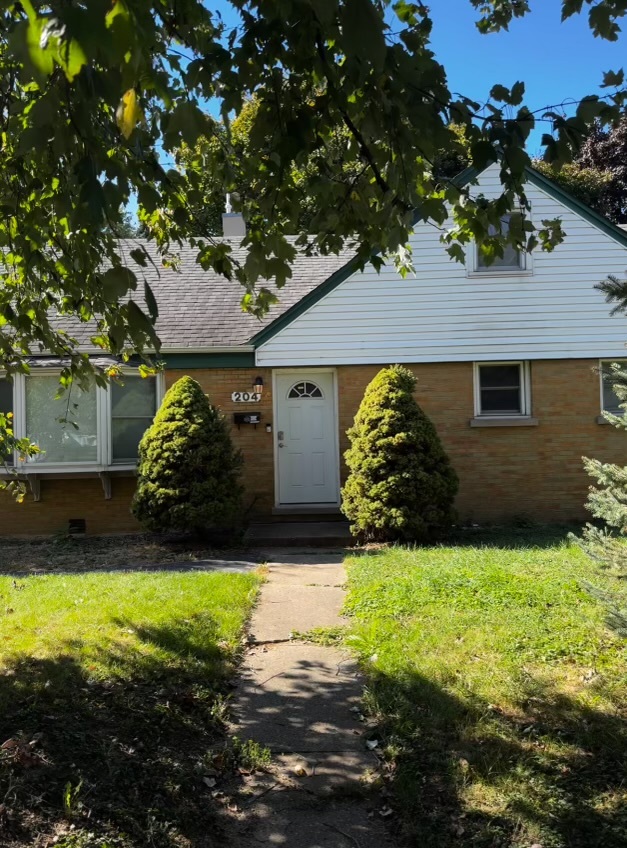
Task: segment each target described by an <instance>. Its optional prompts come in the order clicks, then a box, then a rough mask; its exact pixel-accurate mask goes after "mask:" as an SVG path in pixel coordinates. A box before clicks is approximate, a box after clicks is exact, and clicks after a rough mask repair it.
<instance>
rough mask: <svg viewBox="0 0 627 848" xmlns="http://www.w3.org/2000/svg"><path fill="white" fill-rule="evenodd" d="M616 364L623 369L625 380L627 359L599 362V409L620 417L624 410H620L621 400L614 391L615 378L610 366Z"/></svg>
mask: <svg viewBox="0 0 627 848" xmlns="http://www.w3.org/2000/svg"><path fill="white" fill-rule="evenodd" d="M614 363H616V364H617V365H621V366H622V367H623V368H624V369H625V376H626V378H627V359H608V360H601V363H600V366H601V367H600V374H601V409H602V411H603V412H611V413H612V414H613V415H622V414H623V412H624V410H623V409H622V408H621V403H624V401H621V399H620V398H619V397H618V395H617V394H616V392H615V391H614V384H615V382H616V377H615V375H614V373H613V371H612V365H613V364H614Z"/></svg>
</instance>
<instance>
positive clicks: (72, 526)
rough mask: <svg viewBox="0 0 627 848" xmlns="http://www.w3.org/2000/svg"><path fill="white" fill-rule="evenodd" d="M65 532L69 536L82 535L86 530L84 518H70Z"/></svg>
mask: <svg viewBox="0 0 627 848" xmlns="http://www.w3.org/2000/svg"><path fill="white" fill-rule="evenodd" d="M67 532H68V533H69V535H70V536H84V535H85V533H86V532H87V522H86V521H85V519H84V518H70V520H69V521H68V524H67Z"/></svg>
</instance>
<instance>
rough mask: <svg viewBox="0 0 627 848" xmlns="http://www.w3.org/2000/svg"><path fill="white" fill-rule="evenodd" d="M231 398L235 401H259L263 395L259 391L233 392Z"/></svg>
mask: <svg viewBox="0 0 627 848" xmlns="http://www.w3.org/2000/svg"><path fill="white" fill-rule="evenodd" d="M231 400H232V401H234V402H235V403H258V402H259V401H260V400H261V395H260V394H259V392H233V394H232V395H231Z"/></svg>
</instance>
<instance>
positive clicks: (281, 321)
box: [249, 257, 360, 348]
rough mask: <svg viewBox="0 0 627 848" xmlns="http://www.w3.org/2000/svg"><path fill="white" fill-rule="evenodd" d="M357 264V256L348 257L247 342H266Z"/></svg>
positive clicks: (354, 269)
mask: <svg viewBox="0 0 627 848" xmlns="http://www.w3.org/2000/svg"><path fill="white" fill-rule="evenodd" d="M359 264H360V263H359V259H358V258H357V257H355V258H354V259H349V260H348V262H347V263H346V265H342V267H341V268H338V270H337V271H336V272H335V273H334V274H331V276H330V277H329V278H328V279H326V280H325V281H324V282H323V283H320V285H319V286H317V287H316V288H315V289H313V291H310V292H309V294H306V295H305V297H303V298H302V299H301V300H299V301H298V302H297V303H295V304H293V305H292V306H290V308H289V309H288V310H286V311H285V312H284V313H283V314H282V315H279V316H278V318H275V319H274V321H272V322H271V323H270V324H268V326H267V327H264V329H263V330H260V331H259V332H258V333H257V334H256V335H254V336H253V337H252V338H251V339H250V341H249V344H252V345H254V346H255V347H256V348H257V347H259V346H260V345H262V344H263V343H264V342H267V341H268V339H271V338H272V337H273V336H275V335H276V334H277V333H278V332H280V331H281V330H282V329H283V328H284V327H287V326H288V324H291V323H292V321H294V320H295V319H296V318H298V317H299V315H302V314H303V312H306V311H307V310H308V309H309V307H310V306H314V305H315V304H316V303H318V301H319V300H321V299H322V298H323V297H324V296H325V295H326V294H329V292H332V291H333V289H336V288H337V287H338V286H339V285H340V284H341V283H343V282H344V280H347V279H348V278H349V277H350V276H351V275H352V274H354V273H355V272H356V271H359Z"/></svg>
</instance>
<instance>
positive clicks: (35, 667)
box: [0, 573, 260, 848]
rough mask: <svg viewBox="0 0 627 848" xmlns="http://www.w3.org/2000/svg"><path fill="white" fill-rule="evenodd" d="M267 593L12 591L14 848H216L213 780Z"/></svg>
mask: <svg viewBox="0 0 627 848" xmlns="http://www.w3.org/2000/svg"><path fill="white" fill-rule="evenodd" d="M257 586H258V577H257V576H256V575H252V574H229V575H224V574H215V573H214V574H206V573H201V574H198V573H194V574H179V573H160V574H141V573H125V574H107V575H104V574H89V575H87V574H86V575H67V576H61V575H48V576H38V577H28V578H25V579H13V578H9V577H2V578H0V744H2V743H4V744H2V748H0V844H1V845H2V846H3V848H23V847H24V846H27V845H28V846H35V847H36V848H46V847H47V846H52V845H53V844H54V845H56V846H57V848H131V846H133V848H135V846H151V848H186V846H190V847H191V846H202V845H209V844H217V842H218V841H219V833H220V829H219V825H218V817H217V812H216V802H215V801H214V800H212V789H211V787H212V786H213V785H214V784H215V780H214V779H212V778H211V779H210V778H207V774H209V775H213V774H215V773H216V763H217V761H218V760H219V759H220V757H222V759H224V756H223V755H221V754H220V751H221V750H223V749H224V746H225V733H224V724H223V719H224V716H225V711H226V699H227V695H228V681H229V679H230V676H231V675H232V672H233V668H234V664H235V663H236V661H237V659H238V655H239V651H240V647H241V644H242V628H243V625H244V623H245V621H246V618H247V615H248V613H249V611H250V609H251V606H252V603H253V601H254V597H255V595H256V590H257ZM239 747H240V748H242V751H243V753H244V754H245V755H246V756H247V757H248V758H249V759H250V758H251V756H252V754H255V755H256V756H257V757H259V756H260V755H259V753H258V752H252V753H251V752H250V751H248V750H247V749H246V747H245V746H244V747H242V746H241V745H240V746H239ZM216 834H217V835H216ZM214 837H215V840H216V842H215V843H214V841H213V840H214Z"/></svg>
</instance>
